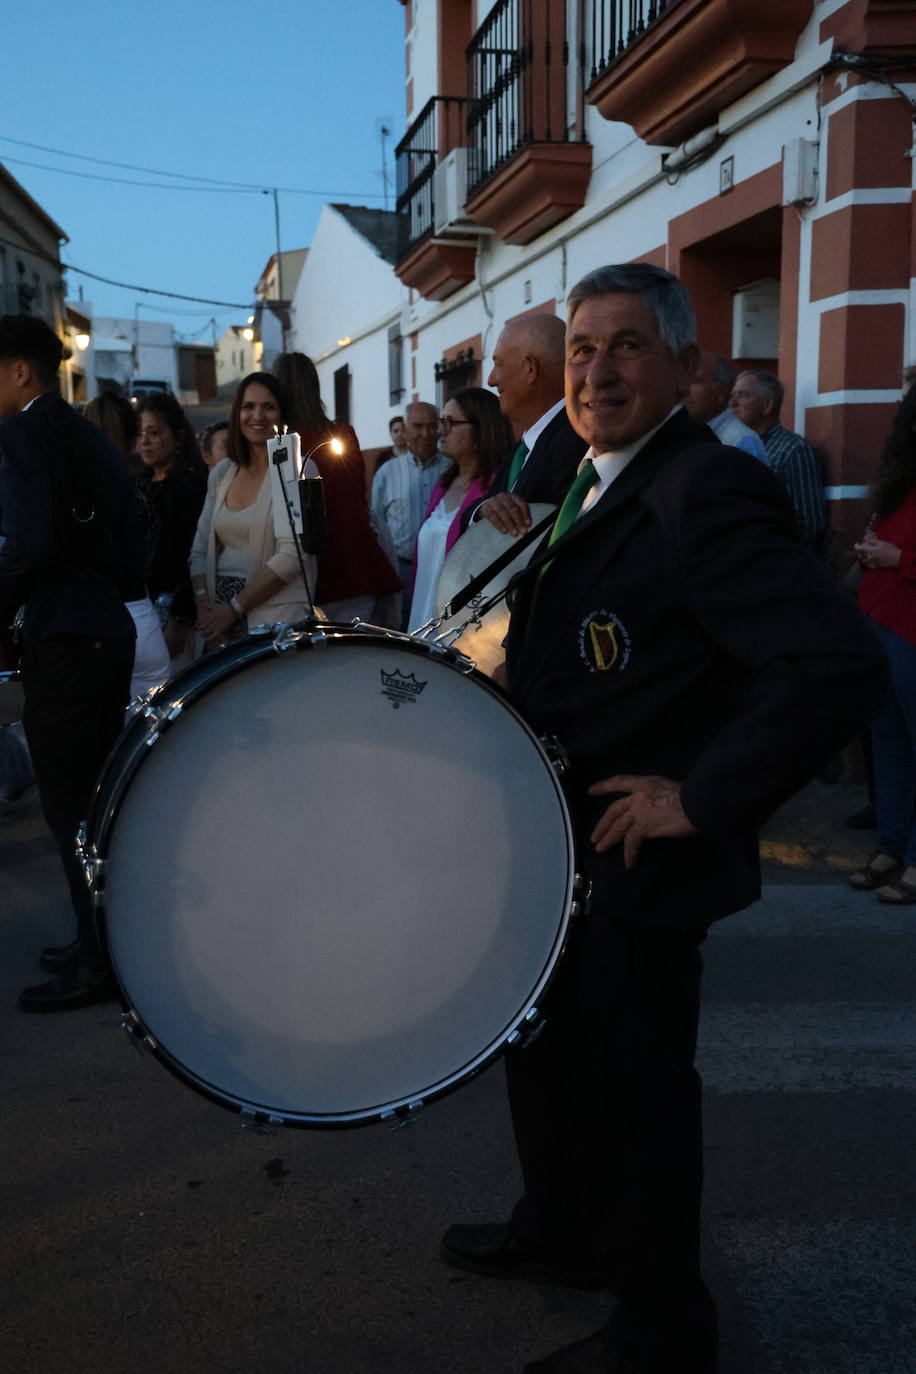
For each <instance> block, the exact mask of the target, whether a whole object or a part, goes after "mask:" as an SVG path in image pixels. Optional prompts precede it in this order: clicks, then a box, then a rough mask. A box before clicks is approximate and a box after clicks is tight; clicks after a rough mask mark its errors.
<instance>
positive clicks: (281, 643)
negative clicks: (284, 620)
mask: <svg viewBox="0 0 916 1374" xmlns="http://www.w3.org/2000/svg"><path fill="white" fill-rule="evenodd" d="M299 638H300V636H299V632H298V631H297V630H294V629H293V628H292V626H291V625H284V626H282V627H281V629H280V631H279V633H278V634H276V635H274V638H273V642H272V644H271V646H270V647H271V648H272V649H273V650H274V652H275V653H278V654H285V653H286V651H287V650H288V649H295V647H296V645H297V644H298V643H299Z"/></svg>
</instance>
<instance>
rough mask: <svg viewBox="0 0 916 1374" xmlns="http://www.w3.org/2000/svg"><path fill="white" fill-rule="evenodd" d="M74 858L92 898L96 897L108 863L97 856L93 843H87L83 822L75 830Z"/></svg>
mask: <svg viewBox="0 0 916 1374" xmlns="http://www.w3.org/2000/svg"><path fill="white" fill-rule="evenodd" d="M76 858H77V862H78V863H79V866H80V868H81V869H82V870H83V876H84V877H85V879H86V884H87V886H88V888H89V891H90V892H91V893H92V894H93V897H94V898H97V897H98V896H99V892H100V889H101V888H102V886H103V883H102V880H103V879H104V877H105V872H106V869H107V868H108V863H107V860H105V859H100V858H99V856H98V852H97V850H96V848H95V845H91V844H90V843H89V840H88V837H87V835H86V824H85V822H83V824H82V825H81V826H80V828H79V830H78V831H77V835H76ZM96 905H98V902H96Z"/></svg>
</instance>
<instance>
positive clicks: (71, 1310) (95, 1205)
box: [0, 696, 916, 1374]
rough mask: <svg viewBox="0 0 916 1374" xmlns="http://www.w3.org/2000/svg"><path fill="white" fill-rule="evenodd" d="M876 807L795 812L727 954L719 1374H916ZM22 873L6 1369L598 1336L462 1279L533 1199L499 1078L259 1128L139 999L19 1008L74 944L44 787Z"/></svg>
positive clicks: (397, 1369)
mask: <svg viewBox="0 0 916 1374" xmlns="http://www.w3.org/2000/svg"><path fill="white" fill-rule="evenodd" d="M9 699H10V698H9V696H8V697H7V703H8V702H9ZM861 802H862V795H861V789H860V788H858V787H857V786H856V785H855V784H853V783H849V782H844V783H839V784H835V785H829V784H823V783H821V784H812V786H811V787H810V788H808V789H806V790H805V792H804V793H803V794H801V796H800V798H798V799H796V800H795V801H794V802H793V803H791V804H790V805H789V806H788V807H786V808H784V811H783V812H782V813H780V815H779V816H778V817H777V818H776V819H775V821H774V822H773V823H772V824H771V826H770V827H769V828H768V831H767V835H766V843H765V850H764V852H765V855H766V878H767V883H766V889H765V895H764V898H763V900H762V902H760V903H759V904H758V905H757V906H755V907H754V908H753V909H752V910H751V911H749V912H747V913H743V914H741V915H740V916H736V917H733V918H731V919H730V920H728V921H726V922H723V923H721V924H720V925H719V926H717V927H716V928H715V929H714V930H713V932H712V934H711V936H710V939H709V941H708V943H707V945H706V954H705V958H706V968H707V975H706V996H705V1013H704V1019H703V1024H702V1047H701V1053H700V1064H701V1068H702V1071H703V1075H704V1078H705V1082H706V1102H707V1108H706V1136H707V1160H708V1164H707V1207H706V1212H707V1234H708V1243H707V1258H706V1263H707V1271H708V1278H709V1281H710V1284H711V1286H712V1287H713V1289H714V1291H715V1293H716V1295H717V1297H718V1300H719V1303H720V1312H721V1320H722V1332H723V1350H724V1353H723V1363H722V1374H916V1288H914V1283H913V1260H914V1243H913V1242H914V1234H913V1221H914V1211H916V1206H914V1201H916V1200H914V1188H913V1172H914V1170H913V1159H914V1136H916V1131H914V1128H916V1075H914V1068H916V1012H914V1004H913V969H914V962H916V961H914V955H916V907H911V908H903V909H900V910H897V911H894V910H891V909H890V908H885V907H882V906H880V905H879V904H878V903H877V902H876V900H875V899H874V898H873V897H872V896H870V895H868V894H859V893H854V892H852V891H851V890H850V889H849V888H848V887H847V886H846V885H845V883H844V875H845V873H846V872H848V870H849V868H850V867H851V866H852V865H853V864H854V863H855V862H856V860H857V858H858V857H860V856H861V854H862V853H864V851H865V848H866V847H867V842H868V837H867V836H866V837H864V838H863V837H862V836H860V835H856V834H853V833H852V832H848V831H845V830H843V828H842V824H841V820H842V816H843V815H844V814H846V813H847V812H848V811H851V810H854V809H855V808H856V807H857V806H858V805H861ZM227 838H230V839H231V837H227ZM0 870H2V895H0V1034H2V1043H3V1046H4V1049H5V1053H4V1055H3V1061H2V1063H3V1068H2V1080H0V1093H2V1099H0V1100H2V1108H3V1110H2V1118H0V1122H2V1124H0V1150H2V1156H0V1157H2V1161H3V1175H2V1216H3V1226H2V1230H0V1293H2V1302H0V1371H3V1374H14V1372H15V1374H37V1371H39V1370H40V1371H42V1372H43V1374H44V1371H47V1370H52V1371H55V1372H57V1371H60V1372H61V1374H518V1371H520V1370H521V1369H522V1368H523V1366H524V1364H525V1363H526V1361H527V1360H530V1359H532V1358H535V1357H537V1356H539V1355H543V1354H545V1353H546V1352H548V1351H549V1350H551V1349H553V1348H555V1347H556V1346H557V1345H560V1344H563V1343H565V1342H567V1341H570V1340H573V1339H576V1338H578V1337H579V1336H580V1335H582V1334H585V1333H586V1332H588V1331H590V1330H592V1329H593V1328H594V1327H596V1326H597V1325H599V1324H600V1323H601V1321H602V1320H603V1318H604V1315H605V1303H604V1300H603V1299H602V1298H601V1296H600V1295H595V1294H586V1293H576V1292H571V1291H567V1290H564V1289H561V1288H558V1287H554V1286H551V1285H535V1284H532V1283H527V1282H522V1281H513V1282H502V1283H500V1282H496V1281H486V1280H482V1279H477V1278H475V1277H472V1276H467V1275H461V1274H458V1273H455V1272H453V1271H451V1270H448V1269H446V1268H445V1267H443V1266H442V1265H441V1264H440V1263H439V1261H438V1258H437V1246H438V1237H439V1236H440V1234H441V1232H442V1231H443V1229H444V1228H445V1227H446V1226H447V1225H448V1224H449V1223H450V1222H451V1221H453V1220H490V1219H497V1218H501V1217H504V1216H505V1215H506V1213H507V1211H508V1209H509V1207H510V1206H511V1204H512V1202H513V1200H514V1197H515V1192H516V1188H517V1185H518V1180H517V1175H516V1168H515V1164H514V1158H513V1151H512V1143H511V1134H510V1128H509V1120H508V1114H507V1110H506V1105H505V1101H504V1095H503V1090H502V1075H501V1070H500V1067H499V1066H498V1065H497V1066H495V1067H494V1068H492V1069H491V1070H489V1071H488V1072H487V1073H485V1074H484V1075H483V1076H481V1077H480V1078H479V1079H477V1080H476V1081H475V1082H473V1083H471V1084H469V1085H467V1086H465V1087H464V1088H462V1089H461V1090H460V1091H458V1092H457V1093H455V1094H453V1095H452V1096H451V1097H449V1098H447V1099H446V1100H444V1101H442V1102H439V1103H435V1104H432V1105H431V1106H430V1107H428V1108H427V1109H426V1110H425V1111H424V1112H423V1113H421V1115H420V1117H419V1119H418V1121H417V1122H416V1124H414V1125H411V1126H409V1127H406V1128H402V1129H397V1130H390V1129H388V1128H387V1127H384V1126H371V1127H367V1128H361V1129H358V1130H350V1131H343V1132H307V1131H297V1130H289V1129H287V1130H281V1131H280V1132H278V1133H277V1134H274V1135H257V1134H252V1133H250V1132H246V1131H243V1130H242V1129H241V1128H240V1125H239V1121H238V1119H237V1118H236V1117H235V1116H234V1115H233V1114H232V1113H230V1112H228V1111H225V1110H223V1109H221V1108H220V1107H218V1106H216V1105H214V1104H212V1103H210V1102H208V1101H206V1100H204V1099H203V1098H202V1097H199V1096H197V1095H196V1094H194V1093H193V1092H191V1091H190V1090H189V1089H187V1088H186V1087H184V1086H183V1085H182V1084H181V1083H179V1082H178V1080H177V1079H175V1078H173V1077H172V1076H170V1074H169V1073H168V1072H167V1071H166V1070H165V1069H164V1068H163V1067H162V1066H161V1065H160V1064H159V1063H158V1062H157V1061H156V1060H155V1059H153V1058H151V1057H149V1056H145V1055H142V1054H139V1053H136V1052H135V1051H134V1049H133V1048H132V1046H131V1044H130V1043H129V1041H128V1039H127V1037H126V1036H125V1035H124V1034H123V1033H122V1032H121V1030H120V1028H119V1022H120V1011H119V1009H118V1008H117V1007H115V1006H108V1005H106V1006H100V1007H95V1008H89V1009H86V1010H84V1011H81V1012H76V1013H69V1014H66V1015H57V1016H28V1015H24V1014H22V1013H20V1012H18V1011H17V1009H16V993H17V991H18V989H19V988H20V987H21V986H22V985H23V984H26V983H30V982H34V981H37V980H38V979H39V978H40V977H41V975H40V973H39V971H38V969H37V963H36V955H37V952H38V950H39V949H40V948H41V946H42V945H44V944H47V943H57V942H60V941H62V940H64V939H66V938H67V937H68V935H69V929H68V921H67V908H66V902H65V896H64V888H63V882H62V879H61V877H60V875H59V872H58V865H57V860H56V858H55V855H54V852H53V849H52V845H51V841H50V839H49V837H48V835H47V832H46V831H45V829H44V827H43V824H42V822H41V819H40V815H39V812H38V806H37V801H36V798H35V794H34V791H33V792H32V793H30V794H29V795H28V796H27V797H26V798H24V799H23V800H22V801H21V802H20V803H19V804H18V805H17V807H16V808H15V810H14V811H13V813H12V814H11V815H10V816H8V817H7V818H6V819H5V820H3V821H0ZM621 1129H626V1123H625V1122H622V1123H621Z"/></svg>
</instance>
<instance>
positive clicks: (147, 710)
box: [143, 701, 184, 748]
mask: <svg viewBox="0 0 916 1374" xmlns="http://www.w3.org/2000/svg"><path fill="white" fill-rule="evenodd" d="M183 709H184V708H183V707H182V704H181V702H180V701H177V702H175V704H174V705H173V706H169V707H168V709H166V707H165V706H153V705H149V706H145V707H144V708H143V717H144V719H145V720H154V721H155V722H156V725H157V728H156V729H155V730H154V731H153V732H152V734H151V735H149V737H148V738H147V739H146V741H145V743H146V747H147V748H150V746H151V745H153V744H155V743H156V741H157V739H158V738H159V736H160V735H161V734H162V732H163V730H167V729H168V727H169V726H170V725H171V724H172V721H173V720H177V719H178V717H179V716H180V715H181V712H182V710H183Z"/></svg>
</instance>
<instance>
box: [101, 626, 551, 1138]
mask: <svg viewBox="0 0 916 1374" xmlns="http://www.w3.org/2000/svg"><path fill="white" fill-rule="evenodd" d="M83 858H84V864H85V867H86V870H87V874H88V875H89V876H90V881H91V884H92V885H93V887H94V889H95V901H96V905H97V907H98V909H99V913H100V921H99V927H100V931H101V933H102V939H103V942H104V943H105V945H106V946H107V951H108V954H109V956H110V958H111V963H112V966H113V968H114V973H115V977H116V979H117V982H118V985H119V988H120V990H121V995H122V1000H123V1002H124V1005H125V1008H126V1011H127V1015H126V1017H125V1024H126V1025H127V1027H128V1029H130V1030H132V1031H133V1032H134V1033H135V1034H136V1035H137V1036H138V1037H139V1039H140V1040H141V1041H142V1042H143V1043H144V1044H146V1045H147V1046H148V1047H149V1048H150V1049H152V1050H153V1051H154V1052H155V1054H157V1055H158V1057H159V1058H160V1059H161V1060H162V1061H163V1062H164V1063H165V1064H166V1065H167V1066H168V1067H169V1068H170V1069H171V1070H172V1071H174V1072H175V1073H177V1074H178V1075H179V1076H180V1077H181V1078H182V1079H184V1080H185V1081H186V1082H187V1083H189V1084H190V1085H191V1086H192V1087H194V1088H196V1089H198V1090H199V1091H201V1092H203V1093H205V1094H206V1095H207V1096H209V1097H211V1098H214V1099H215V1100H216V1101H218V1102H220V1103H221V1104H222V1105H224V1106H227V1107H231V1108H234V1109H236V1110H238V1111H241V1112H242V1113H244V1114H245V1116H246V1117H248V1118H253V1119H254V1120H256V1121H265V1120H266V1121H276V1122H283V1123H287V1124H290V1125H300V1126H322V1125H326V1126H344V1125H348V1124H353V1123H359V1122H367V1121H373V1120H378V1119H385V1118H388V1117H391V1116H395V1115H398V1114H402V1113H406V1112H408V1111H410V1110H411V1109H413V1108H415V1107H416V1106H418V1105H421V1104H422V1103H423V1102H425V1101H427V1100H429V1099H430V1098H433V1097H436V1096H438V1095H440V1094H442V1093H444V1092H447V1091H448V1090H449V1089H451V1088H454V1087H456V1086H457V1085H458V1084H460V1083H461V1082H462V1081H464V1080H465V1079H467V1078H468V1077H470V1076H471V1075H473V1074H474V1073H476V1072H477V1071H479V1070H480V1069H481V1068H482V1067H483V1066H484V1065H485V1064H487V1063H488V1062H489V1061H490V1060H491V1059H492V1058H493V1057H494V1056H495V1055H496V1054H497V1053H499V1051H500V1050H501V1049H502V1048H503V1047H504V1046H505V1045H506V1044H507V1043H514V1042H515V1041H516V1040H518V1039H519V1038H520V1037H523V1036H524V1035H525V1034H526V1032H527V1031H528V1030H529V1029H530V1028H531V1027H532V1026H533V1025H534V1023H535V1022H536V1009H537V1005H538V1002H539V1000H540V997H541V995H542V993H543V991H544V989H545V987H546V985H547V983H548V981H549V979H550V977H551V975H552V973H553V970H554V968H555V966H556V963H557V960H558V958H559V956H560V952H561V949H562V946H563V942H564V938H565V934H566V930H567V925H568V921H569V918H570V914H571V911H572V910H573V909H574V902H573V896H574V888H575V876H574V861H573V843H572V831H571V827H570V822H569V816H568V813H567V808H566V804H565V802H564V799H563V795H562V792H561V789H560V786H559V782H558V779H557V776H556V772H555V769H554V767H553V765H552V763H551V761H550V759H549V758H548V756H547V754H546V752H545V750H544V748H543V747H542V746H541V744H540V743H539V742H538V741H537V739H535V737H534V735H533V734H532V733H531V731H530V730H529V728H528V727H527V725H526V724H525V723H524V722H523V721H522V719H521V717H520V716H519V715H518V714H517V713H516V712H515V711H514V710H513V709H512V707H511V706H510V705H509V704H508V703H507V701H506V700H505V699H504V697H503V696H502V695H501V694H500V693H499V692H498V691H497V690H496V689H494V688H493V686H492V684H490V683H489V682H488V680H487V679H486V678H484V677H482V676H480V675H478V674H476V673H474V672H471V671H470V665H469V664H468V662H467V660H466V659H463V658H462V657H461V656H460V655H458V654H456V653H453V652H443V651H442V650H441V649H440V650H436V649H435V648H432V647H430V646H428V645H426V644H424V643H421V642H417V641H415V640H412V639H410V638H409V637H408V636H405V635H397V634H382V633H380V632H378V631H373V630H371V629H365V628H346V629H345V628H344V627H336V626H331V625H322V626H318V625H312V624H309V625H306V626H301V627H295V628H293V629H292V630H286V631H284V632H283V633H282V634H281V635H280V636H279V637H278V638H276V639H275V638H274V637H273V636H272V635H271V634H268V633H262V634H254V635H252V636H250V637H249V638H248V639H247V640H244V641H242V642H241V643H239V644H238V645H236V646H231V647H230V648H228V649H226V650H224V651H223V652H222V653H220V654H217V655H214V656H213V657H212V658H210V659H205V660H203V661H202V662H200V663H198V664H196V665H194V666H193V667H192V668H190V669H188V670H187V671H186V672H185V673H183V674H182V675H180V676H179V677H177V678H176V679H174V680H173V681H172V682H170V683H167V684H166V685H165V686H164V687H163V688H161V689H160V690H159V691H158V693H156V694H155V695H154V696H153V697H152V699H151V701H150V704H149V705H148V706H147V708H146V713H145V714H141V715H139V716H137V717H136V718H135V719H134V721H133V722H132V723H131V724H130V726H129V727H128V729H127V730H126V732H125V734H124V735H123V736H122V739H121V741H120V743H119V745H118V746H117V747H116V749H115V752H114V754H113V755H112V757H111V759H110V760H109V763H108V765H107V768H106V771H105V773H104V775H103V778H102V781H101V783H100V785H99V789H98V792H97V794H96V798H95V802H94V810H93V813H92V816H91V817H90V820H89V822H88V823H87V829H86V834H85V837H84V840H83Z"/></svg>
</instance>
